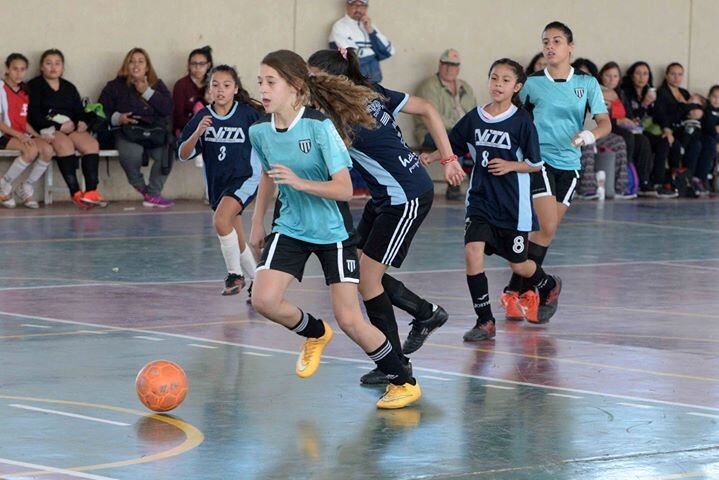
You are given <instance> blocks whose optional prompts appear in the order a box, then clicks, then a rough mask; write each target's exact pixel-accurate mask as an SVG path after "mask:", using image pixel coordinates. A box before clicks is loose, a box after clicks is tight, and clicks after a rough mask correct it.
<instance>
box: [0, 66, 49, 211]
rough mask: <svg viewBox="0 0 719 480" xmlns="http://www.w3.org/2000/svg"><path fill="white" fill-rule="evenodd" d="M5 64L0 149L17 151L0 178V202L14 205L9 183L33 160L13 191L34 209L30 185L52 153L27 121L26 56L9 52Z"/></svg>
mask: <svg viewBox="0 0 719 480" xmlns="http://www.w3.org/2000/svg"><path fill="white" fill-rule="evenodd" d="M5 67H6V71H5V82H3V81H0V149H4V148H8V149H11V150H20V156H19V157H17V158H16V159H15V160H14V161H13V162H12V164H10V167H9V168H8V169H7V171H6V172H5V175H3V176H2V178H0V205H2V206H3V207H6V208H14V207H15V206H16V203H15V198H14V197H13V193H12V183H13V182H14V181H15V180H16V179H17V178H18V177H19V176H20V174H21V173H22V172H23V171H24V170H25V169H26V168H27V167H29V166H30V164H31V163H32V162H34V161H35V160H37V161H36V162H35V166H34V167H33V169H32V170H31V171H30V174H29V175H28V176H27V178H26V179H25V181H24V182H23V183H22V184H21V185H18V186H17V188H16V189H15V193H16V194H17V196H18V197H19V198H20V200H21V201H22V203H23V205H25V206H26V207H28V208H38V207H39V205H38V203H37V201H35V200H34V199H33V187H32V185H33V184H34V183H35V182H37V181H38V180H39V179H40V177H42V174H43V173H45V170H47V167H48V165H49V164H50V162H51V161H52V156H53V154H54V152H53V150H52V147H51V146H50V145H49V144H48V143H47V142H45V141H44V140H42V139H41V138H40V135H39V134H38V133H37V132H36V131H35V129H33V128H32V126H30V125H29V124H28V122H27V111H28V106H29V103H30V97H29V95H28V93H27V89H26V87H25V84H23V80H24V79H25V74H26V73H27V67H28V61H27V58H25V56H24V55H22V54H20V53H12V54H10V55H9V56H8V57H7V59H6V60H5Z"/></svg>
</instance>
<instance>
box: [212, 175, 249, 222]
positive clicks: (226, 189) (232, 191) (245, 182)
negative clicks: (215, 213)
mask: <svg viewBox="0 0 719 480" xmlns="http://www.w3.org/2000/svg"><path fill="white" fill-rule="evenodd" d="M250 180H251V179H247V178H243V179H238V180H235V181H232V182H230V183H229V184H226V185H224V186H222V187H214V188H213V189H212V190H213V192H212V193H211V194H210V196H211V197H212V198H210V208H212V210H217V207H219V206H220V202H221V201H222V197H232V198H234V199H235V200H237V201H238V202H240V205H242V211H244V210H245V209H246V208H247V206H248V205H249V204H250V203H252V201H253V200H254V199H255V196H256V195H257V185H251V184H250V183H249V181H250ZM242 211H240V214H241V213H242Z"/></svg>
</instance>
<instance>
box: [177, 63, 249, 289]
mask: <svg viewBox="0 0 719 480" xmlns="http://www.w3.org/2000/svg"><path fill="white" fill-rule="evenodd" d="M209 88H210V95H211V97H212V100H213V103H212V104H211V105H208V106H206V107H205V108H203V109H202V110H200V111H198V112H197V113H196V114H195V116H194V117H192V119H191V120H190V121H189V122H188V123H187V125H185V128H183V130H182V136H181V138H180V141H179V144H180V146H179V155H178V157H179V158H180V160H183V161H184V160H189V159H190V158H192V157H195V156H197V155H199V154H202V157H203V159H204V163H205V178H206V181H207V193H208V197H209V200H210V206H211V207H212V210H214V211H215V215H214V218H213V222H214V224H215V230H216V231H217V236H218V237H219V239H220V248H221V249H222V256H223V257H224V259H225V265H226V266H227V272H228V273H227V278H226V279H225V288H224V290H223V291H222V295H234V294H236V293H239V292H240V290H242V288H243V287H244V286H245V278H244V275H248V276H249V277H250V280H252V279H254V278H255V268H256V264H255V258H254V256H253V255H252V251H251V250H250V249H249V248H247V243H246V241H245V233H244V230H243V228H242V221H241V219H240V217H239V215H240V214H241V213H242V212H243V211H244V210H245V209H246V208H247V205H249V204H250V202H252V200H253V199H254V198H255V195H256V194H257V187H258V185H259V182H260V174H261V166H260V163H259V161H258V160H256V159H255V160H253V159H252V156H251V152H252V145H251V144H250V139H249V130H250V126H251V125H252V124H253V123H255V122H256V121H257V120H258V119H259V118H260V112H261V111H262V105H261V104H260V103H259V102H258V101H256V100H253V99H252V98H250V95H249V94H248V93H247V91H246V90H244V89H243V88H242V84H241V83H240V79H239V77H238V75H237V72H236V71H235V69H234V68H232V67H230V66H228V65H218V66H217V67H215V68H214V69H212V72H211V73H210V85H209ZM251 290H252V285H250V290H249V293H250V294H251Z"/></svg>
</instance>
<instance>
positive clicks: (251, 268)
mask: <svg viewBox="0 0 719 480" xmlns="http://www.w3.org/2000/svg"><path fill="white" fill-rule="evenodd" d="M240 263H241V264H242V270H244V271H245V273H247V276H248V277H250V280H254V279H255V270H256V269H257V262H255V256H254V255H253V254H252V250H250V249H249V248H248V246H247V245H246V244H245V250H244V251H243V252H242V253H241V254H240Z"/></svg>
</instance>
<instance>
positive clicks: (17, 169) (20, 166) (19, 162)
mask: <svg viewBox="0 0 719 480" xmlns="http://www.w3.org/2000/svg"><path fill="white" fill-rule="evenodd" d="M28 165H30V164H29V163H25V162H24V161H23V159H22V157H17V158H16V159H15V161H13V162H12V165H10V168H8V169H7V172H5V175H3V177H2V179H3V181H4V182H5V183H6V184H7V185H10V184H11V183H12V182H14V181H15V179H16V178H17V177H19V176H20V174H21V173H22V172H23V171H25V169H26V168H27V167H28ZM5 188H7V187H5Z"/></svg>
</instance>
